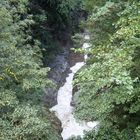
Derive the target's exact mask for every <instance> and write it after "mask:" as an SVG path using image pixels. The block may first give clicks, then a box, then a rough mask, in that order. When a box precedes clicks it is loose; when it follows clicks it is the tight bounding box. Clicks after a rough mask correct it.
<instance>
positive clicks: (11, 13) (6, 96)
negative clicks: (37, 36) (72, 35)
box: [0, 0, 60, 140]
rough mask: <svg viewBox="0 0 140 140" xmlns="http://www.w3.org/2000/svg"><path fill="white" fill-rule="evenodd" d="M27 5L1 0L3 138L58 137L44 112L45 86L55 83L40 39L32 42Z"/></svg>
mask: <svg viewBox="0 0 140 140" xmlns="http://www.w3.org/2000/svg"><path fill="white" fill-rule="evenodd" d="M28 4H29V3H28V0H6V1H5V0H1V1H0V19H1V20H0V130H1V132H0V139H1V140H39V139H41V140H58V139H60V138H59V136H58V134H57V132H55V131H54V130H53V128H52V127H51V124H50V122H49V118H48V116H45V117H44V116H43V115H42V113H43V110H44V109H43V107H42V106H41V103H40V100H41V95H42V94H41V93H43V91H42V89H43V88H44V87H45V86H51V85H52V84H51V81H50V80H48V79H47V78H46V76H47V72H48V71H49V68H43V64H42V61H41V58H42V54H41V51H40V49H39V47H38V41H36V40H33V41H32V36H31V29H30V26H31V25H32V24H33V23H34V21H33V20H32V15H31V14H28V12H29V9H28ZM32 42H33V43H32Z"/></svg>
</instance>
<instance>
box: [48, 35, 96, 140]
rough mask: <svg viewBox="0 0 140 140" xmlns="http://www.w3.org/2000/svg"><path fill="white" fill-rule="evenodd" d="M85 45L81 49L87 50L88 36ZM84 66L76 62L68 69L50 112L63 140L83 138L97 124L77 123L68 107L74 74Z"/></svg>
mask: <svg viewBox="0 0 140 140" xmlns="http://www.w3.org/2000/svg"><path fill="white" fill-rule="evenodd" d="M84 39H85V43H84V44H83V46H82V48H83V49H87V48H89V47H90V44H89V43H88V40H89V39H90V36H89V35H85V36H84ZM84 58H85V60H86V59H87V55H86V54H85V57H84ZM84 65H85V62H77V63H76V64H75V65H74V66H72V67H71V68H70V71H71V72H70V73H69V75H68V77H66V82H65V84H64V85H63V86H62V87H60V89H59V91H58V96H57V102H58V104H57V105H56V106H54V107H52V108H51V109H50V110H51V111H53V112H55V114H56V116H57V117H58V118H59V120H60V121H61V123H62V129H63V131H62V134H61V135H62V137H63V140H67V139H68V138H70V137H71V136H79V135H80V136H83V134H84V131H89V130H91V129H93V128H94V127H95V126H96V125H97V124H98V122H85V121H77V120H76V119H75V118H74V115H73V109H74V108H73V107H72V106H71V105H70V103H71V100H72V89H73V86H72V82H73V77H74V75H75V73H76V72H77V71H78V70H79V69H81V67H82V66H84Z"/></svg>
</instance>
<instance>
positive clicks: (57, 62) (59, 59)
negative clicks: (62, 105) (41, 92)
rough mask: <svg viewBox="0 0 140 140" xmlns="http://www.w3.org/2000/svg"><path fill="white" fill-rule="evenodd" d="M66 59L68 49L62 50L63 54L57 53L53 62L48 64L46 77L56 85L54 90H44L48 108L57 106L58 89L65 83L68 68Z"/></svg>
mask: <svg viewBox="0 0 140 140" xmlns="http://www.w3.org/2000/svg"><path fill="white" fill-rule="evenodd" d="M68 57H69V49H63V52H62V53H59V54H58V55H57V56H56V57H55V59H54V61H53V62H51V63H50V64H49V67H50V68H51V71H50V72H49V74H48V77H49V79H51V80H52V81H53V83H55V85H56V88H46V89H45V103H46V104H47V106H48V107H50V108H51V107H53V106H55V105H56V104H57V93H58V89H59V88H60V87H61V86H62V85H63V84H64V83H65V79H66V77H67V74H68V71H69V68H70V66H69V63H68Z"/></svg>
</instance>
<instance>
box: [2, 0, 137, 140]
mask: <svg viewBox="0 0 140 140" xmlns="http://www.w3.org/2000/svg"><path fill="white" fill-rule="evenodd" d="M83 16H84V17H83ZM82 18H84V20H83V19H82ZM85 29H86V30H88V32H89V35H90V40H89V43H90V48H88V49H86V50H82V49H77V50H76V49H75V51H78V52H80V53H86V54H88V59H87V60H86V64H85V66H84V67H82V69H80V71H78V73H77V74H76V76H75V79H74V82H73V86H74V87H78V91H76V93H75V94H74V102H75V109H74V115H75V117H76V118H77V119H79V120H85V121H95V120H97V121H99V124H98V126H97V128H96V129H93V130H92V131H89V132H86V133H85V135H84V137H80V136H79V137H72V138H71V140H93V139H94V140H140V52H139V51H140V48H139V47H140V2H139V0H1V1H0V140H61V139H62V137H61V135H60V133H59V132H58V131H57V130H56V128H55V126H54V124H53V122H52V121H51V118H52V117H50V111H49V108H48V107H46V106H45V105H44V103H43V100H42V98H43V94H44V90H43V89H44V88H46V87H55V84H54V83H53V81H51V80H50V79H49V78H48V72H49V71H51V69H50V68H49V67H48V63H51V61H52V57H54V56H55V55H56V54H57V53H58V52H59V50H60V49H61V47H60V46H59V45H58V44H59V42H65V41H67V40H68V39H70V38H73V37H72V36H74V35H75V36H76V35H79V36H80V35H81V34H82V32H83V31H84V30H85ZM77 42H80V44H81V42H83V39H82V37H81V38H80V41H79V40H78V41H77ZM75 45H77V44H75Z"/></svg>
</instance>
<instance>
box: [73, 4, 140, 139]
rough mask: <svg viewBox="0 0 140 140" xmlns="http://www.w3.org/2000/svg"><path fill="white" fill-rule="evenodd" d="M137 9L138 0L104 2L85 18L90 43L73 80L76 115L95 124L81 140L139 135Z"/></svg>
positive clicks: (139, 16)
mask: <svg viewBox="0 0 140 140" xmlns="http://www.w3.org/2000/svg"><path fill="white" fill-rule="evenodd" d="M139 9H140V3H139V2H138V1H133V2H132V1H117V2H116V1H114V2H106V3H105V4H104V5H101V6H100V8H99V9H98V10H96V13H93V14H92V15H91V16H90V17H89V20H88V21H87V27H89V31H91V44H92V47H91V49H90V51H89V53H90V58H89V60H87V66H86V67H85V68H84V69H83V70H82V71H80V72H79V73H78V75H77V78H76V80H75V85H77V86H78V87H79V88H80V90H79V91H78V92H77V94H76V95H75V102H76V110H75V114H76V116H77V117H78V118H80V119H84V120H99V122H100V124H99V128H98V129H97V131H94V130H93V131H91V132H89V133H87V134H86V135H85V137H84V138H83V139H84V140H93V139H94V140H128V139H130V140H138V139H139V138H140V137H139V135H140V131H139V125H140V120H139V117H140V110H139V108H140V102H139V97H140V88H139V86H140V85H139V76H140V75H139V68H140V63H139V62H140V60H139V47H140V41H139V40H140V13H139Z"/></svg>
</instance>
